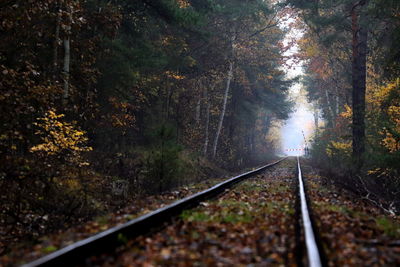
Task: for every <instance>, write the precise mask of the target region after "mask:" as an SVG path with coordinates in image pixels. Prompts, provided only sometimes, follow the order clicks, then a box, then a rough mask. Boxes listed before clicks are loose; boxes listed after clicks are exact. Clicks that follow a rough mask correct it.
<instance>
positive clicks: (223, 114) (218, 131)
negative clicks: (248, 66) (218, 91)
mask: <svg viewBox="0 0 400 267" xmlns="http://www.w3.org/2000/svg"><path fill="white" fill-rule="evenodd" d="M232 77H233V61H231V62H229V70H228V78H227V80H226V87H225V94H224V101H223V104H222V111H221V114H220V116H219V121H218V128H217V132H216V134H215V140H214V146H213V154H212V158H213V159H214V158H215V156H216V155H217V146H218V139H219V136H220V134H221V129H222V123H223V122H224V117H225V111H226V103H227V102H228V95H229V88H230V86H231V80H232Z"/></svg>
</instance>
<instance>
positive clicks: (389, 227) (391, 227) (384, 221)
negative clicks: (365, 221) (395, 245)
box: [375, 217, 400, 238]
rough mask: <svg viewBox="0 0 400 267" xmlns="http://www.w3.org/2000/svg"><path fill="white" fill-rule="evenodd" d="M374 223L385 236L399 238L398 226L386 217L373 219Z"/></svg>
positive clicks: (399, 226)
mask: <svg viewBox="0 0 400 267" xmlns="http://www.w3.org/2000/svg"><path fill="white" fill-rule="evenodd" d="M375 223H376V225H377V226H378V228H379V229H381V230H382V231H383V232H384V233H385V234H386V235H387V236H390V237H394V238H400V224H399V223H396V222H394V221H392V220H391V219H389V218H386V217H379V218H376V219H375Z"/></svg>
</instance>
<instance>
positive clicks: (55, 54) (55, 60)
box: [53, 1, 61, 78]
mask: <svg viewBox="0 0 400 267" xmlns="http://www.w3.org/2000/svg"><path fill="white" fill-rule="evenodd" d="M60 8H61V7H60V3H59V1H58V2H57V7H56V12H57V18H56V29H55V33H54V43H53V73H54V78H55V76H56V73H57V71H58V46H59V41H60V24H61V11H60Z"/></svg>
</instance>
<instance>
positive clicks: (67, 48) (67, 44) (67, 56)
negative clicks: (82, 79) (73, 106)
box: [63, 10, 72, 104]
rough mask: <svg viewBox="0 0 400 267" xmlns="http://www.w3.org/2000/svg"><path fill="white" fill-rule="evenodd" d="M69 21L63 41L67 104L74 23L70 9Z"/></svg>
mask: <svg viewBox="0 0 400 267" xmlns="http://www.w3.org/2000/svg"><path fill="white" fill-rule="evenodd" d="M68 19H69V21H68V23H69V24H68V26H67V28H66V37H65V39H64V41H63V44H64V67H63V76H64V77H63V78H64V92H63V102H64V104H66V103H67V102H68V98H69V95H70V92H69V77H70V65H71V40H70V39H71V38H70V35H71V23H72V13H71V10H69V18H68Z"/></svg>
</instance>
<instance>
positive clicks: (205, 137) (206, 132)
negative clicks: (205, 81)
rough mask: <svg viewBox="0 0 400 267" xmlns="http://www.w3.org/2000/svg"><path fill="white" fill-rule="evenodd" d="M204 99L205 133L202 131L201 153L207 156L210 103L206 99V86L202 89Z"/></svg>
mask: <svg viewBox="0 0 400 267" xmlns="http://www.w3.org/2000/svg"><path fill="white" fill-rule="evenodd" d="M204 99H205V101H206V123H205V127H204V128H205V130H204V131H205V133H204V147H203V155H204V157H207V150H208V140H209V137H208V128H209V125H210V107H211V103H210V101H209V99H208V92H207V88H205V89H204Z"/></svg>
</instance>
